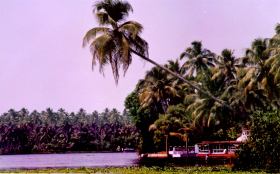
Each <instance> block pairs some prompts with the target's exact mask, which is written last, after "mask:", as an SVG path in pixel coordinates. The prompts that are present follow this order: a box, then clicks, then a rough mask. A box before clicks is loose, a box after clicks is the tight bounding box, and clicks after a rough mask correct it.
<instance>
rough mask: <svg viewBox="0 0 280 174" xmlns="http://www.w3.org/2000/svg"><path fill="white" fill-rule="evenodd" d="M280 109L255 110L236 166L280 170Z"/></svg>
mask: <svg viewBox="0 0 280 174" xmlns="http://www.w3.org/2000/svg"><path fill="white" fill-rule="evenodd" d="M279 164H280V111H279V110H277V111H271V112H255V113H254V114H253V115H252V122H251V135H250V139H249V141H248V142H247V143H246V144H244V145H243V146H242V150H241V151H240V152H239V158H238V161H237V164H236V168H241V169H252V168H253V169H254V168H258V169H265V170H268V171H278V172H280V166H279Z"/></svg>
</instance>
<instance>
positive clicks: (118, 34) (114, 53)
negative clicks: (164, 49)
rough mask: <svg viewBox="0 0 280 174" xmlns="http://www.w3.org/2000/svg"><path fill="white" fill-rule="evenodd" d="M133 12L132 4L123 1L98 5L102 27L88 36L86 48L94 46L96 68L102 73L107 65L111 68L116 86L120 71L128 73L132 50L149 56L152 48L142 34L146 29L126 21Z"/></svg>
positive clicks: (91, 31)
mask: <svg viewBox="0 0 280 174" xmlns="http://www.w3.org/2000/svg"><path fill="white" fill-rule="evenodd" d="M130 11H132V7H131V5H130V4H129V3H128V2H124V1H120V0H114V1H113V0H104V1H100V2H97V3H96V4H95V10H94V12H95V14H96V17H97V20H98V22H99V24H100V27H94V28H92V29H91V30H89V31H88V32H87V33H86V35H85V36H84V42H83V45H84V46H85V45H87V44H90V51H91V53H92V56H93V57H92V62H93V66H94V65H95V64H96V62H98V63H99V67H100V71H101V72H103V67H104V66H105V65H107V64H110V65H111V68H112V71H113V75H114V78H115V81H116V83H117V82H118V78H119V68H120V67H122V68H123V71H124V73H125V72H126V70H127V69H128V67H129V65H130V63H131V61H132V58H131V52H132V50H133V51H135V52H137V53H138V54H141V55H144V56H148V44H147V42H146V41H145V40H143V39H142V38H141V37H140V36H139V34H140V33H141V32H142V29H143V27H142V25H141V24H139V23H138V22H135V21H126V22H123V23H120V22H122V21H124V20H125V18H126V16H128V14H129V12H130Z"/></svg>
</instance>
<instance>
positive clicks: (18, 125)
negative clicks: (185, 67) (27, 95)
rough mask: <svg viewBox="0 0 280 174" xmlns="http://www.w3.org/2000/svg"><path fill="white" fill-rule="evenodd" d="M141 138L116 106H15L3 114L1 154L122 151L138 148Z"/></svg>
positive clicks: (0, 141) (0, 121)
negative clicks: (96, 108) (38, 108)
mask: <svg viewBox="0 0 280 174" xmlns="http://www.w3.org/2000/svg"><path fill="white" fill-rule="evenodd" d="M137 137H138V132H137V130H136V128H135V126H134V125H133V124H131V121H130V119H129V118H128V117H127V116H126V113H123V114H120V113H119V112H118V111H117V110H116V109H112V110H109V109H105V110H104V112H102V113H98V112H97V111H94V112H93V113H87V112H86V111H85V110H83V109H80V110H79V112H77V113H73V112H72V113H67V112H66V111H65V110H63V109H59V110H58V111H57V112H54V111H53V110H52V109H50V108H48V109H46V110H45V111H42V112H37V111H33V112H31V113H29V112H28V110H26V109H21V110H20V111H15V110H13V109H11V110H9V111H8V112H7V113H4V114H2V115H1V116H0V154H15V153H17V154H18V153H54V152H67V151H121V150H122V148H135V147H136V145H137V144H138V139H137Z"/></svg>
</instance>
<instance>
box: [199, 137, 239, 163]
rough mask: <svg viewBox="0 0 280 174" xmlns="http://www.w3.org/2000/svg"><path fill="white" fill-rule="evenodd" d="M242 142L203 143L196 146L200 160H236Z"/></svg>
mask: <svg viewBox="0 0 280 174" xmlns="http://www.w3.org/2000/svg"><path fill="white" fill-rule="evenodd" d="M242 143H243V142H241V141H203V142H201V143H198V144H196V146H197V149H198V151H197V153H196V157H197V158H199V159H205V160H209V159H234V158H236V151H237V150H238V149H239V146H240V144H242Z"/></svg>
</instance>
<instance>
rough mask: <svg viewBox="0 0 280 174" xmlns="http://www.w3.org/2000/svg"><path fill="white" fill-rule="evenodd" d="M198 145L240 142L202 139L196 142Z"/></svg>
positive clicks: (236, 142)
mask: <svg viewBox="0 0 280 174" xmlns="http://www.w3.org/2000/svg"><path fill="white" fill-rule="evenodd" d="M198 144H200V145H206V144H242V142H240V141H235V140H234V141H202V142H201V143H198Z"/></svg>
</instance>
